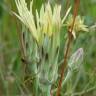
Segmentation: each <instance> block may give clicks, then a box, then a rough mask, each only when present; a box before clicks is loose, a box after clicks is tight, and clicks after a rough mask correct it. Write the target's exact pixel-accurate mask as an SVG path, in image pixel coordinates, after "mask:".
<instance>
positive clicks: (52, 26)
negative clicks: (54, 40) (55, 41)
mask: <svg viewBox="0 0 96 96" xmlns="http://www.w3.org/2000/svg"><path fill="white" fill-rule="evenodd" d="M15 2H16V6H17V9H18V12H19V15H17V14H16V13H14V14H15V15H16V16H17V17H18V18H19V19H20V20H21V22H23V24H24V25H25V26H26V27H27V28H28V29H29V30H30V32H31V33H32V36H33V38H34V39H35V40H36V41H37V42H40V41H42V39H43V38H42V37H44V36H43V35H47V36H48V37H51V36H52V35H53V34H55V33H56V32H60V29H61V26H62V25H63V22H64V21H65V19H66V17H67V15H68V13H69V11H70V9H71V8H69V9H68V12H67V14H66V15H65V17H64V19H61V17H60V12H61V5H58V4H56V5H55V6H54V7H53V9H52V7H51V5H50V3H49V2H48V3H47V4H46V5H44V4H42V7H41V9H40V13H39V12H38V11H37V10H36V20H35V18H34V15H33V12H32V5H33V0H32V1H31V2H30V9H28V7H27V3H26V2H25V0H15Z"/></svg>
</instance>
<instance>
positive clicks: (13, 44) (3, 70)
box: [0, 0, 96, 96]
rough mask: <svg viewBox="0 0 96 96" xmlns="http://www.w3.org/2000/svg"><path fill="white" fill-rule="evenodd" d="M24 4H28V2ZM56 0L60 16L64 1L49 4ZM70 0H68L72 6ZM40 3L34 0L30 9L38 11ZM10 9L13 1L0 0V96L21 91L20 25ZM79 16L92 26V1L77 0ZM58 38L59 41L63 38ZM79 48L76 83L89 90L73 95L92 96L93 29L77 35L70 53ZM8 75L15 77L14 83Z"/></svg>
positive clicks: (95, 74) (95, 68) (95, 77)
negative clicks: (81, 71)
mask: <svg viewBox="0 0 96 96" xmlns="http://www.w3.org/2000/svg"><path fill="white" fill-rule="evenodd" d="M26 1H27V2H29V1H30V0H26ZM50 1H51V0H50ZM58 1H59V3H61V4H62V14H63V12H64V10H65V2H66V0H52V1H51V2H52V3H54V2H58ZM73 1H74V0H71V2H72V3H73ZM43 2H46V0H34V6H33V9H35V8H37V9H38V10H39V9H40V6H41V4H42V3H43ZM11 10H13V11H15V12H16V5H15V2H14V0H0V96H8V94H13V95H9V96H16V95H15V94H19V91H21V92H22V90H24V89H22V88H21V86H24V84H22V82H20V80H19V79H20V78H21V77H22V63H21V57H20V43H19V38H18V31H20V30H21V25H20V24H19V23H20V22H18V19H16V18H15V17H14V16H13V15H12V14H10V11H11ZM79 14H80V15H81V16H84V18H85V23H86V24H87V25H88V26H89V27H91V26H93V25H95V26H96V0H80V8H79ZM17 22H18V23H17ZM62 31H64V30H62ZM61 39H62V40H63V37H62V38H61ZM80 47H82V48H83V49H84V60H83V65H84V71H85V75H84V80H82V79H81V80H80V82H79V87H80V88H81V89H83V88H84V87H85V86H87V85H88V84H89V85H88V89H89V91H88V92H87V91H86V92H81V93H79V94H78V95H76V96H96V27H95V28H94V29H93V30H90V32H84V33H83V32H82V33H80V34H79V36H78V37H77V39H76V40H75V41H74V47H73V48H72V49H73V50H72V51H73V52H74V51H75V50H76V49H78V48H80ZM61 54H62V52H61ZM12 73H14V74H15V75H16V78H17V80H16V81H15V82H14V83H13V81H14V77H13V75H12ZM79 91H80V90H79ZM62 96H63V95H62ZM68 96H70V95H68Z"/></svg>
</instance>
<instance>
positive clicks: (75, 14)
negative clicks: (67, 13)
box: [56, 0, 80, 96]
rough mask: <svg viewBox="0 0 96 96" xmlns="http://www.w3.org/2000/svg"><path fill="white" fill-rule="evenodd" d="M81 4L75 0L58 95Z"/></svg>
mask: <svg viewBox="0 0 96 96" xmlns="http://www.w3.org/2000/svg"><path fill="white" fill-rule="evenodd" d="M79 4H80V0H75V5H74V11H73V23H72V26H71V28H70V29H69V30H68V42H67V48H66V51H65V55H64V63H63V64H62V69H61V77H60V80H59V83H58V89H57V93H56V96H60V91H61V85H62V81H63V76H64V71H65V69H66V66H67V59H68V55H69V50H70V45H71V42H72V39H73V36H72V31H73V27H74V23H75V18H76V16H77V13H78V8H79Z"/></svg>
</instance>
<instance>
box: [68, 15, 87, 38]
mask: <svg viewBox="0 0 96 96" xmlns="http://www.w3.org/2000/svg"><path fill="white" fill-rule="evenodd" d="M72 23H73V16H72V15H70V16H69V18H68V20H67V22H66V26H68V27H69V28H70V26H72ZM79 31H85V32H88V26H87V25H85V24H84V19H82V18H81V17H80V16H77V17H76V19H75V23H74V27H73V32H72V34H73V37H74V38H76V36H75V33H76V32H79Z"/></svg>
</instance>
